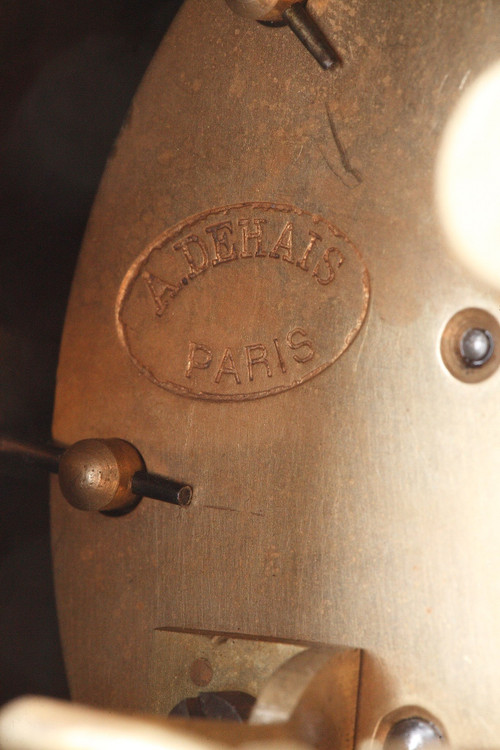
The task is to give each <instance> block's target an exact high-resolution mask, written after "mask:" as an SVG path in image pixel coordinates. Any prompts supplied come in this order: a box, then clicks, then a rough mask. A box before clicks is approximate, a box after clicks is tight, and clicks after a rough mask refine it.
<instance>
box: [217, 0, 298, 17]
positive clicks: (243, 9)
mask: <svg viewBox="0 0 500 750" xmlns="http://www.w3.org/2000/svg"><path fill="white" fill-rule="evenodd" d="M296 1H297V0H226V2H227V4H228V5H229V7H230V8H231V10H233V11H234V12H235V13H237V14H238V15H239V16H244V17H245V18H253V19H254V21H282V20H283V17H282V16H283V11H284V10H286V9H287V8H289V7H290V6H291V5H293V3H294V2H296Z"/></svg>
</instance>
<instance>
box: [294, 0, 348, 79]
mask: <svg viewBox="0 0 500 750" xmlns="http://www.w3.org/2000/svg"><path fill="white" fill-rule="evenodd" d="M283 19H284V20H285V21H286V22H287V24H288V25H289V27H290V28H291V29H292V31H293V33H294V34H295V35H296V36H297V37H298V38H299V39H300V41H301V42H302V44H303V45H304V47H305V48H306V49H307V50H308V51H309V52H310V53H311V55H312V56H313V57H314V58H315V60H317V62H318V63H319V64H320V65H321V67H322V68H323V69H324V70H329V68H332V67H333V66H334V65H340V64H341V62H342V60H341V58H340V56H339V55H338V54H337V52H336V51H335V50H334V48H333V47H332V45H331V44H330V42H329V41H328V39H327V38H326V36H325V35H324V33H323V32H322V31H321V29H320V28H319V26H318V24H317V23H316V21H315V20H314V19H313V18H312V17H311V16H310V15H309V13H308V11H307V9H306V6H305V3H304V2H296V3H293V5H291V6H290V7H289V8H286V10H284V11H283Z"/></svg>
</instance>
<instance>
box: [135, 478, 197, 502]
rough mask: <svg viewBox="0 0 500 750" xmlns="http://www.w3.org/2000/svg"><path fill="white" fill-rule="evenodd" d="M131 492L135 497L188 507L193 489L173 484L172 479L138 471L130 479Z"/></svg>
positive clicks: (179, 483)
mask: <svg viewBox="0 0 500 750" xmlns="http://www.w3.org/2000/svg"><path fill="white" fill-rule="evenodd" d="M132 492H133V493H134V494H135V495H140V496H143V497H150V498H152V499H153V500H161V501H162V502H163V503H172V504H173V505H189V503H190V502H191V498H192V497H193V488H192V487H190V486H189V484H182V483H181V482H174V480H173V479H167V478H166V477H162V476H159V475H158V474H149V473H148V472H147V471H138V472H137V473H136V474H134V476H133V477H132Z"/></svg>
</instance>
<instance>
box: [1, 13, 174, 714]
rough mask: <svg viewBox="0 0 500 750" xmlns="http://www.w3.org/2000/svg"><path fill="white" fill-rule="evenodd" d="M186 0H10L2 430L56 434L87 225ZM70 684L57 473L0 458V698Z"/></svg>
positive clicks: (4, 23)
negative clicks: (63, 346)
mask: <svg viewBox="0 0 500 750" xmlns="http://www.w3.org/2000/svg"><path fill="white" fill-rule="evenodd" d="M181 1H182V0H82V2H79V3H76V2H74V0H66V1H63V0H0V243H1V244H0V430H1V431H3V432H6V433H9V434H11V435H14V436H16V437H19V438H25V439H29V440H39V441H48V440H49V439H50V424H51V415H52V406H53V395H54V386H55V374H56V366H57V356H58V350H59V341H60V336H61V331H62V325H63V321H64V312H65V307H66V302H67V298H68V294H69V289H70V284H71V278H72V274H73V269H74V266H75V262H76V257H77V254H78V250H79V246H80V242H81V239H82V235H83V232H84V229H85V223H86V220H87V217H88V214H89V211H90V208H91V205H92V200H93V197H94V195H95V192H96V190H97V186H98V183H99V179H100V176H101V174H102V170H103V168H104V166H105V162H106V157H107V154H108V152H109V151H110V149H111V146H112V144H113V141H114V139H115V137H116V135H117V133H118V131H119V128H120V125H121V122H122V120H123V118H124V116H125V114H126V111H127V109H128V106H129V104H130V101H131V99H132V96H133V93H134V91H135V89H136V87H137V85H138V84H139V82H140V80H141V78H142V75H143V73H144V70H145V69H146V67H147V65H148V63H149V61H150V59H151V57H152V56H153V54H154V52H155V49H156V48H157V46H158V44H159V43H160V41H161V39H162V37H163V35H164V33H165V31H166V29H167V28H168V25H169V23H170V21H171V20H172V18H173V16H174V14H175V12H176V10H177V9H178V7H179V6H180V4H181ZM24 693H40V694H45V695H52V696H62V697H66V696H67V685H66V680H65V676H64V667H63V663H62V657H61V653H60V646H59V640H58V632H57V620H56V614H55V603H54V594H53V588H52V572H51V561H50V530H49V512H48V479H47V476H46V475H45V474H44V473H43V472H40V471H38V470H36V469H35V468H33V467H26V466H20V465H19V464H16V463H15V462H13V461H12V460H10V461H7V460H6V459H5V458H3V459H2V458H1V457H0V703H3V702H5V701H6V700H9V699H11V698H13V697H15V696H17V695H20V694H24Z"/></svg>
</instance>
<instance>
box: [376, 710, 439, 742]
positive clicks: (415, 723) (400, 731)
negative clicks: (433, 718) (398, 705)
mask: <svg viewBox="0 0 500 750" xmlns="http://www.w3.org/2000/svg"><path fill="white" fill-rule="evenodd" d="M442 743H443V735H442V734H441V732H440V731H439V729H438V728H437V727H436V726H435V725H434V724H433V723H432V722H430V721H427V720H426V719H420V718H418V717H412V718H409V719H401V720H400V721H397V722H396V723H395V724H394V725H393V727H392V728H391V730H390V731H389V734H388V735H387V737H386V740H385V742H384V750H431V748H436V747H437V746H438V745H440V744H442Z"/></svg>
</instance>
